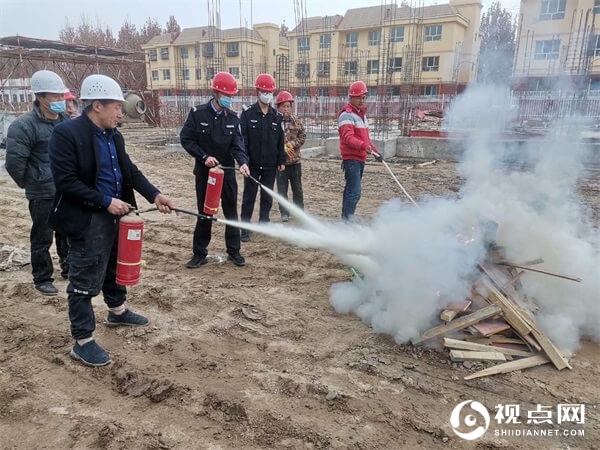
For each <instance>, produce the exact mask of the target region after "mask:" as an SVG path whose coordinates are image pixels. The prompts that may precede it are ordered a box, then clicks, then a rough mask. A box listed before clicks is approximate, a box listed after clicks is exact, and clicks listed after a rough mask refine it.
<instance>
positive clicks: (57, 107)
mask: <svg viewBox="0 0 600 450" xmlns="http://www.w3.org/2000/svg"><path fill="white" fill-rule="evenodd" d="M49 103H50V111H52V112H53V113H54V114H60V113H61V112H63V111H64V110H65V108H66V107H67V104H66V102H65V101H64V100H61V101H58V102H49Z"/></svg>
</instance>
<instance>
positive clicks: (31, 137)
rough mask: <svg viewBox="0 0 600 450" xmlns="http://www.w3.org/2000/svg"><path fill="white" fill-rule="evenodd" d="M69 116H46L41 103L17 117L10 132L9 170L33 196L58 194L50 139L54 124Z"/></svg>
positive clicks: (7, 155) (27, 192)
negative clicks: (51, 165) (50, 117)
mask: <svg viewBox="0 0 600 450" xmlns="http://www.w3.org/2000/svg"><path fill="white" fill-rule="evenodd" d="M64 120H67V117H66V116H64V115H63V114H59V116H58V119H56V120H49V119H47V118H45V117H44V115H43V114H42V112H41V111H40V108H39V106H37V105H34V107H33V109H32V110H31V111H29V112H28V113H25V114H23V115H22V116H21V117H19V118H18V119H16V120H15V121H14V122H12V123H11V124H10V126H9V127H8V131H7V133H6V163H5V166H6V171H7V172H8V174H9V175H10V176H11V177H12V179H13V180H15V183H17V185H18V186H19V187H21V188H24V189H25V196H26V197H27V198H28V199H29V200H39V199H52V198H54V192H55V188H54V182H53V181H52V172H51V171H50V158H49V157H48V141H49V140H50V135H51V134H52V131H53V130H54V125H56V124H58V123H60V122H62V121H64Z"/></svg>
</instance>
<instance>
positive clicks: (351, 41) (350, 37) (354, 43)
mask: <svg viewBox="0 0 600 450" xmlns="http://www.w3.org/2000/svg"><path fill="white" fill-rule="evenodd" d="M346 47H358V33H348V34H347V35H346Z"/></svg>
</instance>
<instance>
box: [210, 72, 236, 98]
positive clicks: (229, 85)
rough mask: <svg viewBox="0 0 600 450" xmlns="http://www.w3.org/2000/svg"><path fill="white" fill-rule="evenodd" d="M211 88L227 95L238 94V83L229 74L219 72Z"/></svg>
mask: <svg viewBox="0 0 600 450" xmlns="http://www.w3.org/2000/svg"><path fill="white" fill-rule="evenodd" d="M210 88H211V89H212V90H213V91H217V92H220V93H221V94H225V95H235V94H237V93H238V88H237V81H235V78H234V77H233V75H231V74H230V73H229V72H217V73H216V74H215V76H214V77H213V80H212V85H211V86H210Z"/></svg>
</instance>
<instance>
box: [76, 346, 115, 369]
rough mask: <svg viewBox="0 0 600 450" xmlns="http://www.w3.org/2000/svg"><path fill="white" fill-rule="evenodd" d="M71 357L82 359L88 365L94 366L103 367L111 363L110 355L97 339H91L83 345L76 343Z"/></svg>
mask: <svg viewBox="0 0 600 450" xmlns="http://www.w3.org/2000/svg"><path fill="white" fill-rule="evenodd" d="M71 357H72V358H73V359H77V360H79V361H81V362H82V363H84V364H85V365H86V366H92V367H102V366H106V365H107V364H108V363H110V356H108V353H106V351H104V349H103V348H102V347H100V346H99V345H98V344H96V341H90V342H88V343H87V344H83V345H79V344H78V343H75V346H74V347H73V350H71Z"/></svg>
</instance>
